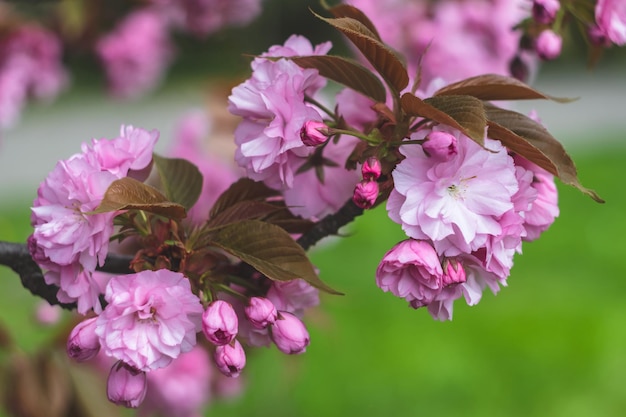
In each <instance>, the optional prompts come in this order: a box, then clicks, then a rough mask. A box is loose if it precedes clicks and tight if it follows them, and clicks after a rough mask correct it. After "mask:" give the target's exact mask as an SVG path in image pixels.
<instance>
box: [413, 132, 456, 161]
mask: <svg viewBox="0 0 626 417" xmlns="http://www.w3.org/2000/svg"><path fill="white" fill-rule="evenodd" d="M422 148H423V149H424V152H426V154H427V155H428V156H430V157H431V158H433V159H434V160H436V161H441V162H445V161H448V160H449V159H450V158H451V157H453V156H454V155H456V154H457V153H458V151H457V145H456V137H455V136H454V135H453V134H451V133H448V132H442V131H437V130H436V131H433V132H430V133H429V134H428V136H426V142H424V143H423V144H422Z"/></svg>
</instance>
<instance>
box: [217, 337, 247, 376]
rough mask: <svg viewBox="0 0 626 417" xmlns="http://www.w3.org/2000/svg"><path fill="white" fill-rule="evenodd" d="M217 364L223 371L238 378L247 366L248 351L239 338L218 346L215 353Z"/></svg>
mask: <svg viewBox="0 0 626 417" xmlns="http://www.w3.org/2000/svg"><path fill="white" fill-rule="evenodd" d="M213 359H214V360H215V365H216V366H217V369H219V371H220V372H221V373H223V374H224V375H226V376H229V377H231V378H236V377H238V376H239V374H240V373H241V370H242V369H243V368H244V366H246V352H244V350H243V347H242V346H241V343H239V341H238V340H237V339H234V340H233V341H232V342H230V343H227V344H225V345H221V346H217V347H216V348H215V354H214V355H213Z"/></svg>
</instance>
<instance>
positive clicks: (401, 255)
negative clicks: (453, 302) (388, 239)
mask: <svg viewBox="0 0 626 417" xmlns="http://www.w3.org/2000/svg"><path fill="white" fill-rule="evenodd" d="M442 278H443V270H442V268H441V261H440V260H439V257H438V256H437V252H435V249H434V248H433V247H432V245H431V244H430V243H429V242H427V241H424V240H413V239H408V240H404V241H402V242H400V243H398V244H397V245H395V246H394V247H393V248H391V249H390V250H389V251H388V252H387V253H386V254H385V256H384V257H383V259H382V261H381V262H380V264H379V265H378V268H377V270H376V285H378V287H380V289H382V290H383V291H385V292H387V291H389V292H391V293H392V294H394V295H395V296H396V297H401V298H404V299H406V300H407V301H408V302H409V303H413V304H412V306H413V307H414V308H418V307H422V306H425V305H428V304H429V303H430V302H431V301H433V299H434V298H435V297H436V296H437V295H438V294H439V293H440V292H441V290H442V288H443V282H442Z"/></svg>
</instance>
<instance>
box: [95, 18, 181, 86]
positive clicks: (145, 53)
mask: <svg viewBox="0 0 626 417" xmlns="http://www.w3.org/2000/svg"><path fill="white" fill-rule="evenodd" d="M96 53H97V54H98V57H99V58H100V60H101V61H102V64H103V65H104V69H105V71H106V75H107V80H108V83H109V89H110V92H111V94H113V95H114V96H116V97H119V98H135V97H137V96H140V95H142V94H144V93H146V92H148V91H149V90H151V89H153V88H154V87H155V86H156V85H157V84H158V83H159V81H160V80H161V78H162V77H163V75H164V74H165V70H166V68H167V66H168V65H169V63H170V61H171V59H172V57H173V46H172V44H171V41H170V39H169V35H168V31H167V26H166V22H165V21H164V18H163V17H162V16H161V15H160V14H159V13H157V12H156V11H154V10H150V9H141V10H139V11H135V12H132V13H130V14H128V15H127V16H126V17H125V18H124V19H123V20H122V21H121V22H119V23H118V25H117V26H116V27H115V28H114V29H113V31H111V32H110V33H108V34H106V35H104V36H102V37H101V38H100V39H99V40H98V43H97V45H96Z"/></svg>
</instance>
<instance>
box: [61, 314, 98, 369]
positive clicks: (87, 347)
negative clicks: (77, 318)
mask: <svg viewBox="0 0 626 417" xmlns="http://www.w3.org/2000/svg"><path fill="white" fill-rule="evenodd" d="M96 319H97V317H93V318H90V319H87V320H83V321H81V322H80V323H78V325H76V327H74V329H72V331H71V332H70V336H69V337H68V339H67V355H68V356H69V357H70V358H72V359H75V360H77V361H79V362H84V361H88V360H89V359H91V358H93V357H94V356H96V355H97V354H98V352H99V351H100V339H99V338H98V336H97V335H96Z"/></svg>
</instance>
